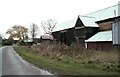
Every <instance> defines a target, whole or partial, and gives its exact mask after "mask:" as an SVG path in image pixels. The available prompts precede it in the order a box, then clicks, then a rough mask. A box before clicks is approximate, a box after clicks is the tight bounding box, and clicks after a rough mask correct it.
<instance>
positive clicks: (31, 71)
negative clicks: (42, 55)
mask: <svg viewBox="0 0 120 77" xmlns="http://www.w3.org/2000/svg"><path fill="white" fill-rule="evenodd" d="M1 57H2V58H1ZM1 59H2V70H0V72H1V71H2V75H52V74H51V73H50V72H48V71H45V70H42V69H39V68H37V67H35V66H33V65H32V64H30V63H28V62H26V61H24V60H23V59H22V58H21V57H20V56H19V55H18V54H17V53H16V52H15V51H14V49H13V47H12V46H6V47H3V48H2V49H0V61H1ZM0 63H1V62H0ZM0 65H1V64H0ZM0 69H1V66H0Z"/></svg>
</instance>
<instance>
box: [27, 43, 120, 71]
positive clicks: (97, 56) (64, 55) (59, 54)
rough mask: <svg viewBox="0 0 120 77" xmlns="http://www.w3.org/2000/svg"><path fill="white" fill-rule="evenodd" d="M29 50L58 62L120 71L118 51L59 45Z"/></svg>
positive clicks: (36, 47)
mask: <svg viewBox="0 0 120 77" xmlns="http://www.w3.org/2000/svg"><path fill="white" fill-rule="evenodd" d="M29 49H30V50H32V52H36V53H38V54H39V55H41V56H47V57H49V58H50V59H56V60H58V61H63V62H67V63H70V62H74V63H77V62H80V63H82V64H86V63H87V64H93V65H95V67H96V68H98V69H101V70H108V71H120V70H118V67H119V65H118V51H117V50H116V49H113V50H111V51H95V50H86V49H84V48H82V47H75V46H74V47H73V46H72V47H67V46H65V45H59V44H40V45H35V46H31V47H30V48H29ZM87 66H88V65H87ZM88 68H89V67H88ZM92 68H93V67H92Z"/></svg>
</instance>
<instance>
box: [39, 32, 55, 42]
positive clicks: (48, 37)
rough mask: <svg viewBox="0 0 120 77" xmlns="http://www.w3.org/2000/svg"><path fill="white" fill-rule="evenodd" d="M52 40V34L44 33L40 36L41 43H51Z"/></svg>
mask: <svg viewBox="0 0 120 77" xmlns="http://www.w3.org/2000/svg"><path fill="white" fill-rule="evenodd" d="M51 41H53V36H52V35H49V34H44V35H41V37H40V43H50V42H51Z"/></svg>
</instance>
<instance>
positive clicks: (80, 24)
mask: <svg viewBox="0 0 120 77" xmlns="http://www.w3.org/2000/svg"><path fill="white" fill-rule="evenodd" d="M94 20H95V19H94V18H93V17H88V16H78V18H75V19H72V20H69V21H67V22H64V23H62V24H58V25H56V27H55V29H54V31H53V32H52V34H53V36H54V38H55V39H56V41H58V42H60V43H61V44H66V45H68V46H70V45H71V44H76V43H77V44H78V45H82V46H83V45H85V40H86V39H88V38H89V37H91V36H92V35H94V34H96V33H97V32H98V25H97V24H96V23H94V22H95V21H94Z"/></svg>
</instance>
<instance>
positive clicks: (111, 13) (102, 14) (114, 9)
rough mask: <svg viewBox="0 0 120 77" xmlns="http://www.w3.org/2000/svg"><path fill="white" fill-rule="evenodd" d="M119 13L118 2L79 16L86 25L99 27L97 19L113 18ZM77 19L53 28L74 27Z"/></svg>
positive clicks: (57, 29) (56, 29)
mask: <svg viewBox="0 0 120 77" xmlns="http://www.w3.org/2000/svg"><path fill="white" fill-rule="evenodd" d="M119 7H120V5H119ZM115 13H116V15H115ZM118 14H119V13H118V4H117V5H114V6H111V7H108V8H105V9H102V10H99V11H96V12H93V13H89V14H86V15H85V16H79V18H80V19H81V21H82V22H83V24H84V25H85V26H86V27H98V25H97V24H96V23H95V22H96V21H101V20H105V19H108V18H113V17H115V16H119V15H118ZM76 21H77V18H74V19H72V20H69V21H67V22H64V23H61V24H57V25H56V26H55V28H54V29H53V32H55V31H60V30H64V29H69V28H72V27H74V26H75V23H76Z"/></svg>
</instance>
